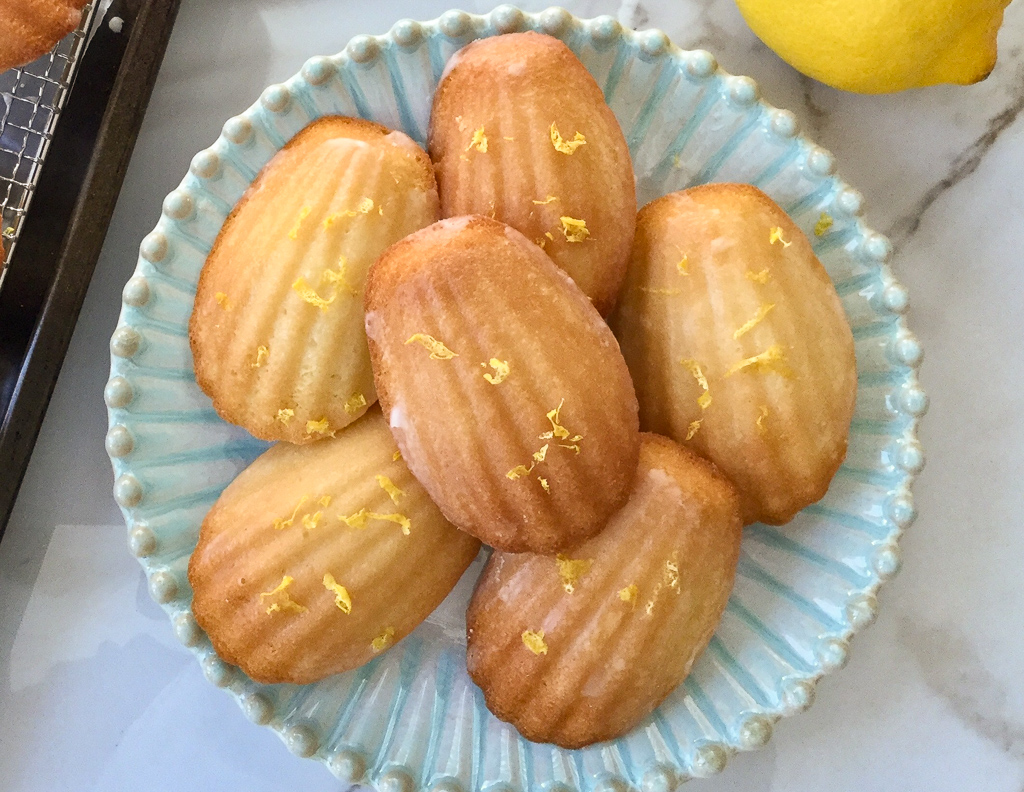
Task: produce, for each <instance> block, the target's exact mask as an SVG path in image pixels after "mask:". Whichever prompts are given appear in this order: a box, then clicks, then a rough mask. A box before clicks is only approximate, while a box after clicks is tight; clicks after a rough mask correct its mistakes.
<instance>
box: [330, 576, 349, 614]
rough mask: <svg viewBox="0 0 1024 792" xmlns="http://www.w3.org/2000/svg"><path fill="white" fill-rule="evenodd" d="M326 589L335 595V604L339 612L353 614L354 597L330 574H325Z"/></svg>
mask: <svg viewBox="0 0 1024 792" xmlns="http://www.w3.org/2000/svg"><path fill="white" fill-rule="evenodd" d="M324 588H325V589H327V590H328V591H330V592H332V593H333V594H334V604H335V605H337V606H338V610H340V611H341V612H342V613H345V614H348V613H351V612H352V596H351V595H350V594H349V593H348V589H347V588H345V587H344V586H343V585H341V584H340V583H339V582H338V581H337V580H335V579H334V575H332V574H331V573H330V572H325V573H324Z"/></svg>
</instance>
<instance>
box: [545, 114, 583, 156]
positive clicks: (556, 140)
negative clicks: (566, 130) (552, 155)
mask: <svg viewBox="0 0 1024 792" xmlns="http://www.w3.org/2000/svg"><path fill="white" fill-rule="evenodd" d="M548 133H549V135H550V136H551V145H552V146H554V147H555V151H560V152H561V153H562V154H570V155H571V154H575V153H576V149H578V148H579V147H580V146H585V145H586V144H587V139H586V138H585V137H584V136H583V135H582V134H581V133H580V132H577V133H576V134H575V135H574V136H573V138H572V140H566V139H565V138H563V137H562V135H561V133H559V131H558V127H557V126H556V125H555V123H554V122H552V123H551V129H549V130H548Z"/></svg>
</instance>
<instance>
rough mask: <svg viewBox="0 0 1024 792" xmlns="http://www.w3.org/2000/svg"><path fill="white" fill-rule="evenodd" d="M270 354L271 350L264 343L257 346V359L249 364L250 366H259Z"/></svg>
mask: <svg viewBox="0 0 1024 792" xmlns="http://www.w3.org/2000/svg"><path fill="white" fill-rule="evenodd" d="M269 355H270V350H269V349H268V348H267V347H265V346H264V345H263V344H260V345H259V346H258V347H256V360H255V361H254V362H252V363H250V364H249V368H259V367H260V366H262V365H263V364H264V363H266V362H267V357H268V356H269Z"/></svg>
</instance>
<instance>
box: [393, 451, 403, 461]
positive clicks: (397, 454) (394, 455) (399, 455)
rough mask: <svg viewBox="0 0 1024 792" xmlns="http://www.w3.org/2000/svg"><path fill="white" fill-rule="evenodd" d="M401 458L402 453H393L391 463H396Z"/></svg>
mask: <svg viewBox="0 0 1024 792" xmlns="http://www.w3.org/2000/svg"><path fill="white" fill-rule="evenodd" d="M401 458H402V452H401V451H395V453H393V454H392V455H391V461H392V462H397V461H398V460H399V459H401Z"/></svg>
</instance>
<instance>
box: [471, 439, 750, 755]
mask: <svg viewBox="0 0 1024 792" xmlns="http://www.w3.org/2000/svg"><path fill="white" fill-rule="evenodd" d="M741 533H742V522H741V519H740V512H739V500H738V498H737V496H736V492H735V490H734V489H733V487H732V485H731V484H730V483H729V482H728V481H727V480H726V479H725V477H724V476H722V475H721V474H720V473H718V472H717V471H716V470H715V468H714V467H713V466H712V465H711V464H710V463H708V462H706V461H705V460H703V459H701V458H700V457H698V456H696V455H695V454H693V453H691V452H689V451H687V450H686V449H684V448H682V447H681V446H679V445H678V444H676V443H674V442H672V441H671V440H668V439H666V438H664V437H660V436H658V435H652V434H644V435H643V444H642V446H641V449H640V465H639V469H638V471H637V475H636V480H635V482H634V484H633V490H632V493H631V494H630V498H629V501H628V502H627V503H626V505H625V506H624V507H623V508H622V509H621V510H619V511H618V512H617V513H616V514H615V515H614V516H613V517H612V519H611V520H610V521H609V523H608V526H607V527H606V528H605V529H604V530H603V531H601V533H599V534H598V535H597V536H595V537H593V538H592V539H589V540H587V541H586V542H583V543H582V544H580V545H577V546H576V547H573V548H572V549H571V550H566V551H564V552H563V553H562V554H560V555H558V556H556V557H551V556H542V555H532V554H527V553H524V554H519V555H513V554H509V553H500V552H496V553H495V554H494V555H493V556H491V559H490V561H489V562H488V564H487V566H486V568H485V569H484V573H483V575H482V577H481V578H480V582H479V583H478V584H477V589H476V592H475V593H474V595H473V599H472V602H471V603H470V606H469V613H468V616H467V629H468V633H467V635H468V656H467V664H468V668H469V673H470V676H471V677H472V678H473V681H474V682H476V684H477V685H479V686H480V688H481V689H482V690H483V693H484V699H485V700H486V702H487V707H488V708H489V709H490V710H491V712H493V713H494V714H495V715H496V716H497V717H498V718H500V719H502V720H504V721H508V722H509V723H511V724H512V725H514V726H515V727H516V728H517V729H518V730H519V732H520V733H521V734H522V735H523V736H524V737H526V738H527V739H529V740H533V741H534V742H552V743H555V744H556V745H560V746H562V747H565V748H579V747H582V746H584V745H590V744H591V743H595V742H601V741H603V740H610V739H613V738H615V737H618V736H620V735H622V734H625V733H626V732H627V731H629V730H630V729H631V728H633V727H634V726H635V725H636V724H637V723H639V722H640V721H641V720H643V718H645V717H647V715H649V714H650V713H651V712H652V711H653V710H654V708H655V707H657V706H658V704H660V703H661V701H662V700H663V699H664V698H665V697H666V696H667V695H668V694H669V693H670V692H671V691H672V690H673V689H675V687H676V686H677V685H679V684H680V683H681V682H682V681H683V680H684V679H685V678H686V675H687V674H688V673H689V671H690V668H691V667H692V666H693V663H694V661H695V660H696V658H697V657H698V656H699V655H700V653H701V652H702V651H703V650H704V647H705V646H707V643H708V641H709V640H710V639H711V636H712V634H713V633H714V631H715V628H716V627H717V625H718V622H719V619H720V618H721V616H722V612H723V611H724V610H725V605H726V602H727V601H728V599H729V594H730V592H731V590H732V584H733V579H734V577H735V571H736V562H737V559H738V558H739V547H740V536H741Z"/></svg>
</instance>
